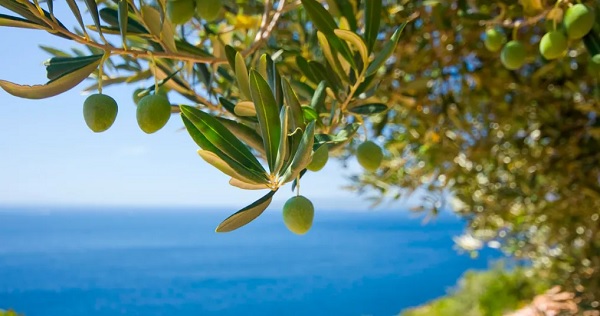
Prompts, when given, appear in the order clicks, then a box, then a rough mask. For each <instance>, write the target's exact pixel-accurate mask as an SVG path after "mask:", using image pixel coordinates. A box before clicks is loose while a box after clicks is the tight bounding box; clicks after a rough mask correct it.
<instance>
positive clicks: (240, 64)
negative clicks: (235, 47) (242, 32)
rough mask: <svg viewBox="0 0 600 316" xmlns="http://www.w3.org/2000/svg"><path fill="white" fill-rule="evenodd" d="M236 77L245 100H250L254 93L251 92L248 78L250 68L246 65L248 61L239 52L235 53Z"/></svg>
mask: <svg viewBox="0 0 600 316" xmlns="http://www.w3.org/2000/svg"><path fill="white" fill-rule="evenodd" d="M235 77H236V78H237V81H238V87H239V88H240V92H241V94H242V98H243V99H244V100H250V99H251V98H252V95H251V94H250V82H249V79H248V68H247V67H246V61H245V60H244V57H243V56H242V54H240V53H239V52H237V53H236V54H235Z"/></svg>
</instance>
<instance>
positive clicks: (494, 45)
mask: <svg viewBox="0 0 600 316" xmlns="http://www.w3.org/2000/svg"><path fill="white" fill-rule="evenodd" d="M505 41H506V36H504V34H503V33H502V32H499V31H498V30H496V29H488V30H487V31H486V32H485V40H484V42H483V44H484V45H485V48H487V49H488V50H489V51H490V52H497V51H499V50H500V48H502V45H504V42H505Z"/></svg>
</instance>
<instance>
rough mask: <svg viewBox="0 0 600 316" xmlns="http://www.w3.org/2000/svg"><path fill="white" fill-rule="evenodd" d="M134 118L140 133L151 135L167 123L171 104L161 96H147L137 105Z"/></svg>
mask: <svg viewBox="0 0 600 316" xmlns="http://www.w3.org/2000/svg"><path fill="white" fill-rule="evenodd" d="M136 117H137V122H138V125H139V126H140V128H141V129H142V131H144V132H145V133H147V134H152V133H154V132H156V131H158V130H160V129H161V128H163V127H164V126H165V125H166V124H167V122H168V121H169V118H170V117H171V103H169V99H167V98H166V97H165V96H163V95H160V94H152V95H147V96H145V97H143V98H142V99H141V100H140V102H139V103H138V107H137V113H136Z"/></svg>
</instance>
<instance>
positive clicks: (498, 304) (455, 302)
mask: <svg viewBox="0 0 600 316" xmlns="http://www.w3.org/2000/svg"><path fill="white" fill-rule="evenodd" d="M548 288H549V286H548V284H547V283H546V282H545V281H543V280H542V279H539V278H537V277H534V276H532V275H531V274H529V273H528V272H527V269H525V268H515V269H512V270H510V271H507V270H504V269H503V268H502V267H500V266H498V267H495V268H494V269H491V270H489V271H484V272H481V271H467V272H466V273H465V274H464V275H463V276H462V278H461V279H460V280H459V282H458V284H457V286H456V288H454V289H452V290H450V291H449V293H448V295H447V296H445V297H442V298H439V299H436V300H434V301H432V302H430V303H427V304H425V305H423V306H419V307H415V308H411V309H408V310H406V311H403V312H402V313H401V314H400V315H402V316H502V315H505V314H506V313H508V312H511V311H513V310H516V309H518V308H521V307H522V306H524V305H526V304H529V303H530V301H531V300H532V299H533V298H534V296H536V295H538V294H541V293H543V292H544V291H546V290H547V289H548Z"/></svg>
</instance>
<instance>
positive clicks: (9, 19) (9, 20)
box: [0, 14, 45, 30]
mask: <svg viewBox="0 0 600 316" xmlns="http://www.w3.org/2000/svg"><path fill="white" fill-rule="evenodd" d="M0 26H10V27H18V28H27V29H41V30H43V29H45V27H44V26H43V25H39V24H37V23H34V22H31V21H29V20H26V19H22V18H19V17H15V16H10V15H6V14H0Z"/></svg>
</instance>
